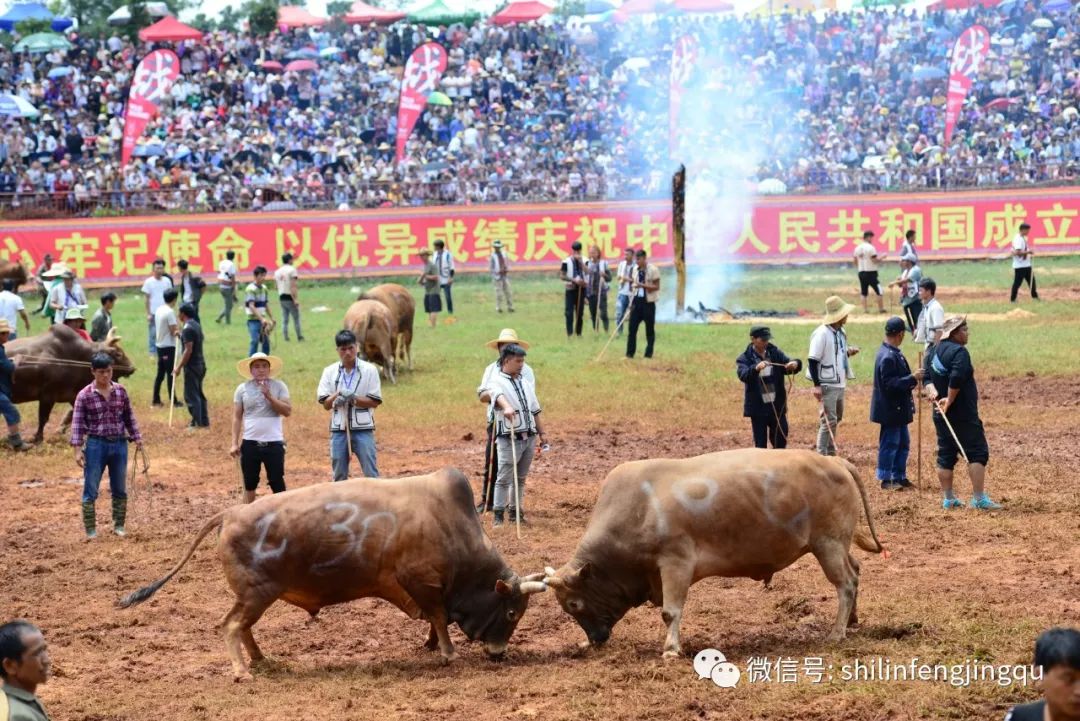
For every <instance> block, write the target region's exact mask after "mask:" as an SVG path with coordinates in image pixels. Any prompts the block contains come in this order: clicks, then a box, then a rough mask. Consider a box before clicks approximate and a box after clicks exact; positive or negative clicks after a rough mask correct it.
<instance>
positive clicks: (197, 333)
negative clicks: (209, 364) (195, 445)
mask: <svg viewBox="0 0 1080 721" xmlns="http://www.w3.org/2000/svg"><path fill="white" fill-rule="evenodd" d="M179 315H180V322H181V323H182V324H183V328H182V330H181V331H180V342H181V343H182V344H183V348H184V350H183V355H181V357H180V362H179V364H178V365H177V366H176V370H174V371H173V375H174V376H178V375H180V371H181V370H182V371H183V372H184V403H185V404H187V407H188V411H190V412H191V422H190V423H188V428H209V427H210V410H209V408H208V407H207V405H206V396H205V395H204V394H203V389H202V386H203V378H205V377H206V359H205V358H204V357H203V332H202V327H201V326H200V325H199V322H198V321H197V320H195V306H194V305H192V304H191V303H184V304H183V305H182V306H180V310H179Z"/></svg>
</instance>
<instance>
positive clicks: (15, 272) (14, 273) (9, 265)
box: [0, 258, 30, 292]
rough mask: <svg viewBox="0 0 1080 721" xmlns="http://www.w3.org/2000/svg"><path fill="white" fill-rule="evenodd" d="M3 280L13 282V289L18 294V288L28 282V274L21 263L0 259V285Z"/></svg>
mask: <svg viewBox="0 0 1080 721" xmlns="http://www.w3.org/2000/svg"><path fill="white" fill-rule="evenodd" d="M5 280H13V281H15V289H16V292H18V288H19V286H20V285H23V284H25V283H26V282H28V281H29V280H30V274H29V273H28V272H27V270H26V268H25V267H23V264H22V263H19V262H18V261H11V260H8V259H6V258H0V283H2V282H3V281H5Z"/></svg>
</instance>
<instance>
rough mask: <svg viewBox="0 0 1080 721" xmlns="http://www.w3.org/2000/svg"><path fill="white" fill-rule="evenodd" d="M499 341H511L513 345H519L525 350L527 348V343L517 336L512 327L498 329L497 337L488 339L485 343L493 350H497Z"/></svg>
mask: <svg viewBox="0 0 1080 721" xmlns="http://www.w3.org/2000/svg"><path fill="white" fill-rule="evenodd" d="M500 343H513V344H515V345H519V346H521V347H522V348H524V349H525V350H528V349H529V344H528V343H526V342H525V341H523V340H521V339H520V338H518V334H517V331H515V330H514V329H513V328H503V329H502V330H501V331H499V337H498V338H496V339H495V340H491V341H488V342H487V343H486V344H485V345H486V346H487V347H488V348H491V349H493V350H498V349H499V344H500Z"/></svg>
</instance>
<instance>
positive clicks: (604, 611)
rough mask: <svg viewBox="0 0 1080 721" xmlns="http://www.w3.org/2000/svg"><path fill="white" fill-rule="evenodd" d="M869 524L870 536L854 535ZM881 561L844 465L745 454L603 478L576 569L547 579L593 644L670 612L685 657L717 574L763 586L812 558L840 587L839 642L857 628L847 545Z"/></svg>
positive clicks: (572, 565) (671, 640)
mask: <svg viewBox="0 0 1080 721" xmlns="http://www.w3.org/2000/svg"><path fill="white" fill-rule="evenodd" d="M864 512H865V514H866V520H867V524H868V525H869V528H870V533H869V534H866V533H865V532H864V531H863V530H861V529H859V528H857V527H858V525H859V523H860V521H861V520H862V516H863V513H864ZM853 539H854V541H855V544H856V545H858V546H859V548H862V549H863V550H865V551H882V552H884V547H882V545H881V543H880V542H879V541H878V538H877V535H876V533H875V531H874V524H873V521H872V520H871V518H870V507H869V504H868V503H867V500H866V491H865V489H864V488H863V486H862V481H861V480H860V479H859V476H858V474H857V473H856V471H855V467H854V466H852V465H851V464H850V463H848V462H847V461H845V460H843V459H839V458H832V457H825V456H820V455H818V454H817V453H814V452H812V451H804V450H763V449H756V448H750V449H744V450H737V451H724V452H722V453H710V454H708V455H704V456H698V457H696V458H686V459H681V460H675V459H671V460H646V461H634V462H631V463H623V464H622V465H620V466H618V467H617V468H615V470H613V471H612V472H611V473H609V474H608V477H607V479H606V480H605V481H604V485H603V488H602V489H601V491H600V498H599V500H598V501H597V504H596V508H595V509H594V510H593V515H592V518H591V519H590V520H589V525H588V527H587V528H586V530H585V536H584V537H583V538H582V539H581V542H580V543H579V544H578V547H577V550H576V551H575V552H574V557H573V559H572V560H571V561H570V562H569V563H568V564H566V565H565V566H563V567H562V568H561V569H559V570H558V571H555V570H554V569H552V568H550V567H549V568H548V569H547V571H546V573H547V576H546V578H545V579H544V580H545V581H546V582H547V583H548V585H549V586H551V587H552V588H554V589H555V593H556V596H557V598H558V600H559V604H560V605H561V606H562V607H563V609H564V610H565V611H566V612H567V613H569V614H570V615H571V616H573V617H574V619H575V620H576V621H577V622H578V624H579V625H580V626H581V627H582V629H583V630H584V631H585V635H586V636H587V637H588V639H589V641H590V642H591V643H593V644H601V643H603V642H605V641H606V640H607V639H608V637H609V636H610V635H611V629H612V627H613V626H614V625H615V624H616V623H617V622H618V621H619V619H621V618H622V617H623V615H624V614H625V613H626V612H627V611H628V610H630V609H631V608H633V607H635V606H640V605H641V604H643V603H645V602H646V601H651V602H652V603H654V604H656V605H657V606H661V607H662V608H663V619H664V622H665V624H667V628H668V634H667V640H666V642H665V643H664V656H677V655H679V654H680V652H681V650H680V646H679V623H680V622H681V620H682V612H683V605H684V604H685V602H686V597H687V593H688V592H689V590H690V586H691V585H693V584H694V583H696V582H697V581H700V580H701V579H703V578H709V577H710V576H727V577H749V578H754V579H758V580H762V581H765V583H768V582H769V581H770V580H771V579H772V576H773V574H774V573H777V572H778V571H780V570H782V569H784V568H787V567H788V566H790V565H791V564H792V563H794V562H795V561H796V560H797V559H799V558H800V557H802V556H803V555H805V554H807V553H812V554H813V555H814V557H815V558H817V560H818V563H820V564H821V568H822V569H823V570H824V571H825V575H826V576H827V577H828V579H829V580H830V581H831V582H832V583H833V585H834V586H836V590H837V593H838V595H839V597H840V609H839V613H838V616H837V619H836V625H835V627H834V628H833V632H832V637H833V638H843V637H844V632H845V630H846V629H847V627H848V626H849V625H854V624H855V623H856V622H857V616H856V610H855V609H856V598H857V595H858V588H859V562H858V560H856V559H855V557H854V556H852V555H851V553H850V552H849V548H850V546H851V542H852V540H853Z"/></svg>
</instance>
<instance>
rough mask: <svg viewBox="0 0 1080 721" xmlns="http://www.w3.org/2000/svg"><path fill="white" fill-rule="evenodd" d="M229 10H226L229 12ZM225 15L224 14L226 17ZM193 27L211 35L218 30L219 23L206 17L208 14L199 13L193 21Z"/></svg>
mask: <svg viewBox="0 0 1080 721" xmlns="http://www.w3.org/2000/svg"><path fill="white" fill-rule="evenodd" d="M228 9H229V8H226V10H228ZM224 14H225V13H222V16H224ZM191 26H192V27H194V28H195V29H196V30H202V31H203V32H204V33H210V32H213V31H215V30H217V23H215V22H214V21H213V20H211V19H210V18H208V17H206V13H199V14H198V15H196V16H195V17H194V18H192V19H191Z"/></svg>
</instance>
